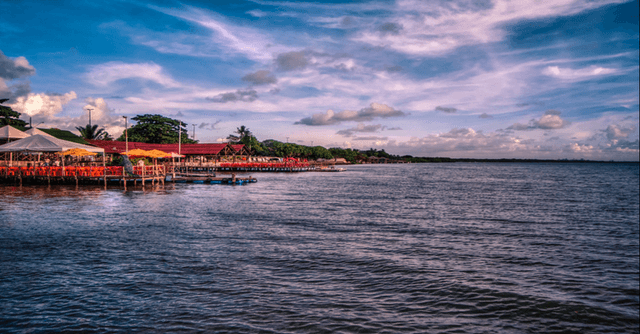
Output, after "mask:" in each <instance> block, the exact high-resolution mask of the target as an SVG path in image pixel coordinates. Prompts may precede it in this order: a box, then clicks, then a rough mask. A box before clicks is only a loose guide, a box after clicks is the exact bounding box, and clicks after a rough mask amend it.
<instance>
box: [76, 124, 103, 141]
mask: <svg viewBox="0 0 640 334" xmlns="http://www.w3.org/2000/svg"><path fill="white" fill-rule="evenodd" d="M76 129H77V130H78V131H80V136H82V138H84V139H97V140H101V139H105V137H109V134H108V133H107V132H106V131H104V129H98V125H97V124H96V125H93V126H91V125H89V124H87V126H85V127H81V126H76Z"/></svg>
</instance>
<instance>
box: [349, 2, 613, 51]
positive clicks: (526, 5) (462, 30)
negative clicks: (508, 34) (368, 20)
mask: <svg viewBox="0 0 640 334" xmlns="http://www.w3.org/2000/svg"><path fill="white" fill-rule="evenodd" d="M621 2H624V1H623V0H611V1H597V2H595V1H594V2H585V1H576V0H558V1H535V0H522V1H508V0H497V1H494V2H492V3H490V4H485V3H481V2H477V3H469V2H466V1H465V2H462V1H459V2H441V3H439V4H438V3H434V2H425V1H421V0H403V1H398V2H397V6H396V7H389V8H388V9H389V10H390V11H392V12H393V13H394V15H392V17H391V18H390V19H392V20H393V21H394V23H393V24H394V25H397V26H401V27H402V28H403V29H402V30H395V31H396V32H397V35H395V34H380V32H379V31H378V30H377V29H378V26H376V25H373V26H371V27H370V29H369V30H367V31H363V32H362V33H360V34H359V35H358V36H357V37H356V38H355V40H356V41H359V42H363V43H367V44H371V45H374V46H382V47H389V48H391V49H393V50H396V51H398V52H402V53H406V54H410V55H416V56H424V55H439V54H443V53H446V52H449V51H451V50H453V49H455V48H457V47H460V46H464V45H474V44H483V43H491V42H498V41H501V40H502V39H503V38H504V37H505V32H504V31H503V29H502V27H503V26H504V25H505V24H507V23H510V22H515V21H519V20H531V19H539V18H545V17H556V16H565V15H573V14H577V13H580V12H583V11H586V10H589V9H593V8H598V7H601V6H604V5H607V4H611V3H621ZM386 20H387V21H388V20H389V18H386Z"/></svg>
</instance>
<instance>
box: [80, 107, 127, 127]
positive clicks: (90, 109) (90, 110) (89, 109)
mask: <svg viewBox="0 0 640 334" xmlns="http://www.w3.org/2000/svg"><path fill="white" fill-rule="evenodd" d="M87 110H88V111H89V127H91V112H92V111H93V108H87ZM125 118H126V117H125Z"/></svg>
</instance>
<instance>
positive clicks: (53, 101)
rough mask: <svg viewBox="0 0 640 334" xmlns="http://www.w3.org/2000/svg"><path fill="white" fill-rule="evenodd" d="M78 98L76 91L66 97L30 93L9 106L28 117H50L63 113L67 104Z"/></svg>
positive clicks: (65, 95)
mask: <svg viewBox="0 0 640 334" xmlns="http://www.w3.org/2000/svg"><path fill="white" fill-rule="evenodd" d="M77 97H78V96H77V95H76V93H75V92H74V91H71V92H69V93H66V94H64V95H54V94H45V93H39V94H34V93H30V94H28V95H27V96H21V97H18V98H16V99H15V102H14V103H12V104H9V106H10V107H11V108H12V109H13V110H15V111H17V112H19V113H21V114H25V115H27V116H32V117H33V116H44V117H49V116H54V115H55V114H57V113H59V112H61V111H62V109H63V107H64V105H65V104H67V103H69V102H70V101H71V100H74V99H76V98H77Z"/></svg>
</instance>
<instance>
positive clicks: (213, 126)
mask: <svg viewBox="0 0 640 334" xmlns="http://www.w3.org/2000/svg"><path fill="white" fill-rule="evenodd" d="M220 122H222V121H221V120H217V121H215V122H213V123H209V122H202V123H200V125H198V129H203V130H216V125H218V124H220Z"/></svg>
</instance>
